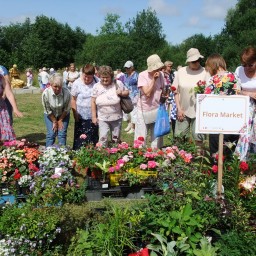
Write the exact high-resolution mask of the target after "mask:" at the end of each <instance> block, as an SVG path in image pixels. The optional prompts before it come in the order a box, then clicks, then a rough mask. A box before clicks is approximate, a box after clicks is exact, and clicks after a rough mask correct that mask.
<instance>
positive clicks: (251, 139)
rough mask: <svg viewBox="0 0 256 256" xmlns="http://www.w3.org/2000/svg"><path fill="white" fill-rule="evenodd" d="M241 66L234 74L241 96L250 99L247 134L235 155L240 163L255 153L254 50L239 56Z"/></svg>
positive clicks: (245, 50)
mask: <svg viewBox="0 0 256 256" xmlns="http://www.w3.org/2000/svg"><path fill="white" fill-rule="evenodd" d="M240 61H241V66H239V67H238V68H237V69H236V71H235V73H236V75H237V76H238V78H239V79H240V81H241V88H242V90H241V94H242V95H245V96H249V97H250V105H249V117H250V118H249V124H250V127H249V133H248V135H242V136H240V138H239V141H238V143H237V147H236V151H235V152H236V154H237V155H238V156H239V158H240V160H241V161H245V160H246V158H248V154H249V153H256V115H255V110H256V48H255V47H252V46H249V47H247V48H245V49H244V50H243V51H242V53H241V55H240Z"/></svg>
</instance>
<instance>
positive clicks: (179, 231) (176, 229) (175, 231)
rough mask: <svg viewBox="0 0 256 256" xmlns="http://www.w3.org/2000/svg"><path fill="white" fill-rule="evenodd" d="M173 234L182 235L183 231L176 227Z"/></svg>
mask: <svg viewBox="0 0 256 256" xmlns="http://www.w3.org/2000/svg"><path fill="white" fill-rule="evenodd" d="M172 232H174V233H176V234H181V233H182V230H181V228H180V227H178V226H177V227H174V228H173V229H172Z"/></svg>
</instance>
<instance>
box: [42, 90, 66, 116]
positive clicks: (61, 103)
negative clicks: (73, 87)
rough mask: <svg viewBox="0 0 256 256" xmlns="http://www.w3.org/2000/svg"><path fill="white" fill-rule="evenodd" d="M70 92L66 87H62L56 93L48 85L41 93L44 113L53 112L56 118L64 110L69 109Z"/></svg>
mask: <svg viewBox="0 0 256 256" xmlns="http://www.w3.org/2000/svg"><path fill="white" fill-rule="evenodd" d="M70 102H71V94H70V92H69V90H68V89H67V88H64V87H62V90H61V92H60V94H58V95H56V94H55V93H54V92H53V89H52V87H48V88H47V89H45V90H44V92H43V94H42V104H43V107H44V113H45V114H47V115H50V114H53V115H54V116H55V117H56V118H58V117H60V116H61V114H62V113H63V112H64V111H66V112H67V113H68V112H69V111H70V108H71V107H70V104H71V103H70Z"/></svg>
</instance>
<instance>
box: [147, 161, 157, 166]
mask: <svg viewBox="0 0 256 256" xmlns="http://www.w3.org/2000/svg"><path fill="white" fill-rule="evenodd" d="M157 166H158V163H157V162H155V161H148V168H156V167H157Z"/></svg>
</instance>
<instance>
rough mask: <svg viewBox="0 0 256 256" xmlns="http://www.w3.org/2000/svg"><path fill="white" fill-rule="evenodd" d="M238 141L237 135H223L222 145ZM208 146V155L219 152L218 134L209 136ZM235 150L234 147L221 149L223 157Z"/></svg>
mask: <svg viewBox="0 0 256 256" xmlns="http://www.w3.org/2000/svg"><path fill="white" fill-rule="evenodd" d="M238 139H239V135H236V134H224V139H223V140H224V143H225V142H232V143H233V142H235V144H236V143H237V141H238ZM209 146H210V153H211V155H212V154H215V153H216V152H218V150H219V134H209ZM234 149H235V146H233V147H232V149H229V148H228V147H226V146H224V147H223V155H224V156H227V155H230V154H231V153H232V152H233V151H234Z"/></svg>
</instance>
